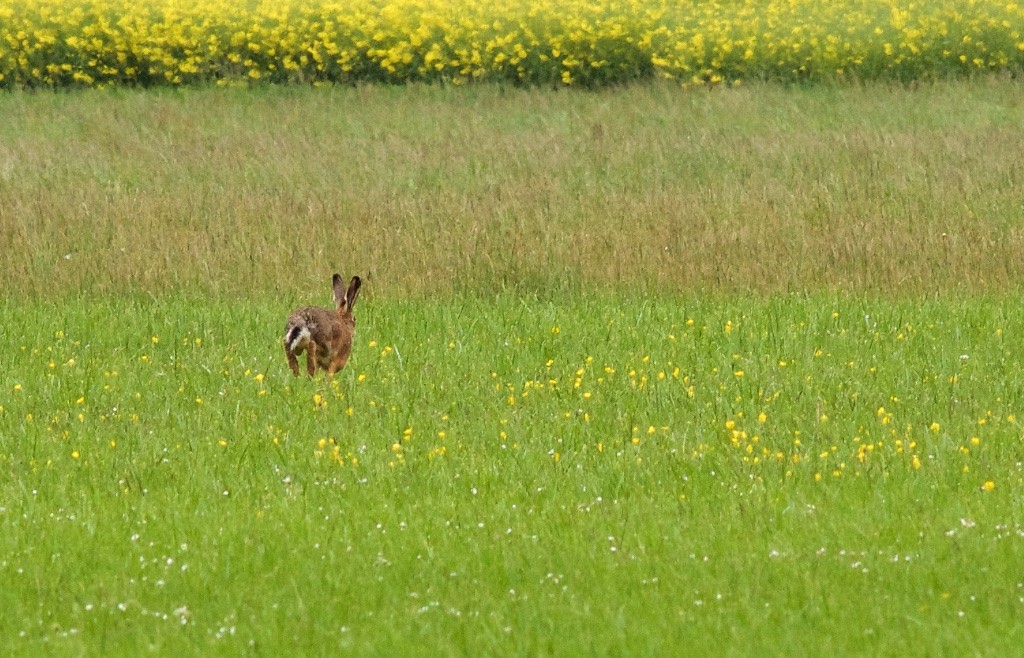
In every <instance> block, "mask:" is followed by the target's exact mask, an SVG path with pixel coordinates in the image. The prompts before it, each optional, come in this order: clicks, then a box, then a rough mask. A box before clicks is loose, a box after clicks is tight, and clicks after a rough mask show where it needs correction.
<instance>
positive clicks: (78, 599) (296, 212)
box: [0, 80, 1024, 655]
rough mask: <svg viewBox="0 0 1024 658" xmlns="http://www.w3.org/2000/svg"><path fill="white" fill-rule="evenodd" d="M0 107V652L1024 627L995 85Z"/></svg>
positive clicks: (929, 646)
mask: <svg viewBox="0 0 1024 658" xmlns="http://www.w3.org/2000/svg"><path fill="white" fill-rule="evenodd" d="M0 112H2V113H3V116H4V117H5V121H4V122H3V123H0V191H2V194H3V198H4V203H3V204H0V251H2V253H3V254H4V255H5V263H4V267H3V269H2V270H0V277H2V278H0V289H2V290H3V293H2V297H0V313H2V315H3V317H4V321H3V323H0V354H2V356H0V472H2V473H3V475H4V477H3V478H2V479H0V530H2V532H0V580H2V582H3V583H4V587H3V588H2V590H0V638H2V642H3V645H4V646H5V647H9V648H10V650H11V651H12V652H14V653H17V654H22V655H44V654H45V655H68V654H73V655H74V654H87V655H134V654H142V653H156V654H172V655H190V654H191V655H194V654H204V655H208V654H238V653H263V654H271V655H280V654H285V653H287V654H295V653H297V654H303V655H318V654H319V655H323V654H335V653H339V652H342V651H345V650H349V651H352V652H355V653H360V654H382V653H394V654H398V655H407V654H428V655H435V654H444V655H496V654H497V655H502V654H544V655H579V654H581V653H585V654H594V655H609V654H611V655H615V654H637V655H645V654H670V655H675V654H680V653H685V652H709V651H714V652H716V653H723V654H748V655H749V654H797V655H807V654H815V655H820V654H823V653H828V654H851V653H858V654H863V653H868V654H872V655H879V654H880V655H896V654H898V655H908V654H909V655H923V654H927V655H935V654H948V653H962V652H972V653H977V654H983V655H1007V654H1012V653H1014V652H1016V651H1017V649H1018V647H1019V646H1020V644H1021V641H1022V640H1024V638H1022V631H1021V630H1020V625H1019V624H1018V623H1017V619H1018V617H1019V615H1020V612H1021V610H1022V608H1024V577H1022V575H1021V573H1020V568H1019V565H1020V560H1019V555H1020V552H1021V546H1022V537H1024V526H1022V525H1021V520H1020V519H1021V502H1022V495H1024V472H1022V469H1024V466H1022V448H1024V443H1022V441H1021V426H1020V422H1021V421H1020V418H1021V417H1022V414H1024V384H1021V378H1020V376H1019V375H1020V372H1021V369H1022V363H1021V356H1020V350H1019V348H1018V342H1019V341H1018V340H1017V337H1018V336H1019V335H1020V334H1021V332H1022V331H1024V310H1022V309H1021V306H1020V304H1019V303H1018V302H1017V296H1018V295H1019V293H1020V281H1021V273H1022V265H1024V262H1022V260H1021V256H1020V253H1021V246H1022V245H1021V221H1022V219H1024V215H1022V208H1021V205H1020V204H1021V202H1020V197H1019V195H1018V194H1016V191H1017V190H1019V188H1020V183H1021V180H1022V173H1024V172H1022V169H1021V166H1022V165H1021V164H1020V159H1019V154H1020V153H1021V152H1022V150H1021V146H1022V145H1021V141H1022V139H1021V134H1020V131H1019V126H1020V125H1024V124H1022V120H1024V116H1022V115H1024V94H1022V92H1021V89H1020V87H1019V85H1017V84H1016V83H1014V82H1012V81H993V80H987V81H986V80H980V81H975V82H963V83H958V84H938V85H926V86H923V87H920V88H916V89H907V88H898V87H884V86H877V87H875V86H872V87H846V88H832V87H816V88H780V87H760V88H758V87H753V88H747V89H737V90H728V91H720V92H714V93H706V92H692V91H689V92H687V91H681V90H678V89H673V88H668V87H660V86H650V87H631V88H626V89H616V90H609V91H605V92H600V93H576V92H568V93H552V92H540V91H525V90H508V89H501V88H495V87H471V88H467V89H462V90H452V89H438V88H420V87H410V88H401V89H397V88H357V89H333V90H307V89H303V90H298V89H267V90H260V91H258V92H244V91H241V90H221V91H213V90H205V91H204V90H192V91H182V92H174V93H169V92H155V93H154V92H146V93H142V92H116V93H76V94H9V95H6V96H0ZM333 271H340V272H341V273H342V274H343V275H346V276H348V275H351V274H355V273H362V274H365V275H366V284H365V288H364V294H363V296H362V297H361V298H360V302H359V304H358V305H357V306H356V317H357V318H358V323H359V324H358V335H357V340H356V345H355V349H354V352H353V356H352V360H351V362H350V364H349V367H348V368H346V369H345V370H344V371H342V372H341V373H339V375H338V376H336V377H335V378H334V379H331V380H323V379H319V378H318V379H315V380H313V381H310V380H307V379H305V378H298V379H296V378H292V377H291V375H290V373H289V372H288V370H287V367H286V365H285V361H284V356H283V354H282V353H281V346H280V339H281V337H280V333H281V331H282V330H283V327H284V321H285V317H286V315H287V313H288V311H289V310H290V309H291V308H292V307H294V306H296V305H300V304H307V303H326V302H327V301H328V299H329V294H330V292H329V276H330V273H331V272H333Z"/></svg>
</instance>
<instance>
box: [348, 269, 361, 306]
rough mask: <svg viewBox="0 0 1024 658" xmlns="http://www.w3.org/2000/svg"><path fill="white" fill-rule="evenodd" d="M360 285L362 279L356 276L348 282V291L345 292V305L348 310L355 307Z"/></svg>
mask: <svg viewBox="0 0 1024 658" xmlns="http://www.w3.org/2000/svg"><path fill="white" fill-rule="evenodd" d="M362 285H363V281H362V279H360V278H359V277H357V276H354V277H352V280H351V281H349V284H348V290H347V291H346V292H345V303H346V304H347V305H348V308H349V310H351V309H352V307H353V306H355V304H356V297H357V296H358V295H359V287H360V286H362Z"/></svg>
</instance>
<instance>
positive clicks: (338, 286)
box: [331, 272, 345, 309]
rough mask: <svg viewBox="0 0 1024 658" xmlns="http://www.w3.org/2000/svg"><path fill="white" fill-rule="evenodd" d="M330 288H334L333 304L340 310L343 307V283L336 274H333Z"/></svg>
mask: <svg viewBox="0 0 1024 658" xmlns="http://www.w3.org/2000/svg"><path fill="white" fill-rule="evenodd" d="M331 286H332V287H333V288H334V304H335V305H336V306H337V307H338V308H339V309H340V308H341V307H342V306H344V305H345V282H344V281H342V280H341V275H340V274H338V273H337V272H335V273H334V278H333V279H332V280H331Z"/></svg>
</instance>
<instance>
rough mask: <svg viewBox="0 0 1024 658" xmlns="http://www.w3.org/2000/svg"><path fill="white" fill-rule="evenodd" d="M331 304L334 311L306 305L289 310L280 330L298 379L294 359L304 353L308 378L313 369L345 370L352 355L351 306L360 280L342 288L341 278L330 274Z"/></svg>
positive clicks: (354, 322) (360, 282) (353, 325)
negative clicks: (285, 322)
mask: <svg viewBox="0 0 1024 658" xmlns="http://www.w3.org/2000/svg"><path fill="white" fill-rule="evenodd" d="M333 285H334V301H335V303H336V304H337V305H338V310H337V311H332V310H330V309H328V308H319V307H317V306H306V307H304V308H298V309H295V310H294V311H292V314H291V315H289V316H288V324H287V325H285V328H284V353H285V356H287V357H288V367H289V368H291V369H292V374H293V375H295V376H296V377H298V376H299V362H298V360H297V359H296V357H297V356H298V355H299V354H302V352H303V351H305V352H306V374H308V375H309V376H310V377H312V376H313V375H314V374H315V373H316V369H317V366H319V367H320V369H321V370H326V371H327V374H328V375H333V374H334V373H336V372H338V371H339V370H341V369H342V368H344V367H345V363H347V362H348V357H349V355H350V354H352V337H353V336H355V333H356V319H355V317H354V316H353V315H352V307H353V306H355V303H356V295H358V294H359V286H360V285H362V281H360V280H359V277H358V276H354V277H352V281H350V282H349V284H348V289H346V288H345V283H344V281H342V279H341V276H340V275H338V274H335V275H334V280H333Z"/></svg>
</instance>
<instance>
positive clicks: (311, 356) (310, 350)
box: [306, 340, 317, 377]
mask: <svg viewBox="0 0 1024 658" xmlns="http://www.w3.org/2000/svg"><path fill="white" fill-rule="evenodd" d="M316 352H317V344H316V341H315V340H311V341H309V345H308V346H307V347H306V374H307V375H309V376H310V377H312V376H313V375H315V374H316Z"/></svg>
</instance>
